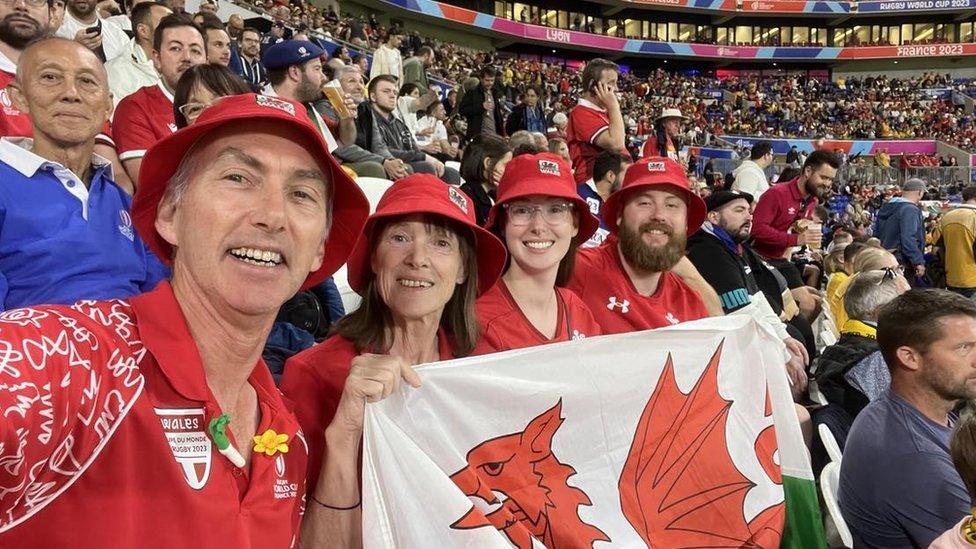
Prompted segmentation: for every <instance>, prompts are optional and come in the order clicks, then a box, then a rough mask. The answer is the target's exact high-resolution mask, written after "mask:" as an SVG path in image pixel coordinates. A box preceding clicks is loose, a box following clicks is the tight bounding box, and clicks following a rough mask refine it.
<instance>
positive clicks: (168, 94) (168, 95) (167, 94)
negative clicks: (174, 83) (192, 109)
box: [156, 78, 176, 103]
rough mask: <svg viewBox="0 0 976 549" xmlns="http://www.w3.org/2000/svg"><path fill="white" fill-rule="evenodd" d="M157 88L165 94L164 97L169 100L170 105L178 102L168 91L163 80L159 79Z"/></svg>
mask: <svg viewBox="0 0 976 549" xmlns="http://www.w3.org/2000/svg"><path fill="white" fill-rule="evenodd" d="M156 87H158V88H159V89H160V91H162V92H163V95H165V96H166V99H169V102H170V103H175V102H176V100H175V99H174V98H173V94H171V93H169V90H167V89H166V84H163V79H162V78H160V79H159V82H156Z"/></svg>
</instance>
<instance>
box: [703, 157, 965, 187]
mask: <svg viewBox="0 0 976 549" xmlns="http://www.w3.org/2000/svg"><path fill="white" fill-rule="evenodd" d="M708 160H709V159H707V158H703V159H701V162H700V164H699V166H700V168H699V169H702V168H703V167H704V164H705V162H707V161H708ZM711 162H712V169H714V170H715V171H716V172H718V173H721V174H722V175H723V176H725V175H728V174H729V173H732V171H734V170H735V168H736V167H738V166H739V164H740V163H741V161H740V160H733V159H729V158H713V159H711ZM787 167H789V165H788V164H785V163H776V164H773V165H772V166H770V167H769V168H767V169H766V177H767V178H769V180H770V181H772V180H773V179H776V176H778V175H779V174H780V173H782V172H783V170H784V169H786V168H787ZM913 177H917V178H919V179H922V180H923V181H925V182H926V183H927V184H928V185H929V186H935V187H945V186H953V185H955V186H960V187H962V186H966V185H973V184H976V167H972V168H971V167H968V166H952V167H911V168H892V167H883V166H871V165H858V164H853V165H852V164H846V165H844V166H841V168H840V169H839V170H838V171H837V177H836V180H837V181H838V182H839V183H841V184H842V185H847V184H849V183H857V184H860V185H868V186H871V187H884V186H889V185H901V184H902V183H904V182H905V181H906V180H908V179H911V178H913Z"/></svg>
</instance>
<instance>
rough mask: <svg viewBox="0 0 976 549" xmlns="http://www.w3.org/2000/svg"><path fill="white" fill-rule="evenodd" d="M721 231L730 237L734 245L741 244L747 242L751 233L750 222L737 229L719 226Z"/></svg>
mask: <svg viewBox="0 0 976 549" xmlns="http://www.w3.org/2000/svg"><path fill="white" fill-rule="evenodd" d="M721 227H722V229H723V230H724V231H725V232H726V233H728V234H729V236H730V237H732V241H733V242H735V243H736V244H742V243H743V242H745V241H746V240H749V236H750V233H751V232H752V222H751V221H746V222H745V223H743V224H742V225H739V226H738V227H728V226H726V225H721Z"/></svg>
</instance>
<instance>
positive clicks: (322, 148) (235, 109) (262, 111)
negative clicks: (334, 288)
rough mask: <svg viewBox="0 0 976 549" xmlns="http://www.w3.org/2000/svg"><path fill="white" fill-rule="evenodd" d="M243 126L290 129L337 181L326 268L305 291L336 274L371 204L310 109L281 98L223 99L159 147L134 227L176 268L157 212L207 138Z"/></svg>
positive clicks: (149, 154) (142, 175)
mask: <svg viewBox="0 0 976 549" xmlns="http://www.w3.org/2000/svg"><path fill="white" fill-rule="evenodd" d="M241 120H248V121H253V120H273V121H276V122H278V123H280V124H281V125H283V126H284V125H287V126H288V127H289V128H290V129H291V130H292V131H293V132H294V133H295V134H296V137H297V136H301V137H304V138H305V139H307V142H308V143H311V144H313V145H315V148H314V149H313V150H311V151H309V152H310V153H311V154H312V156H313V157H314V158H316V159H318V161H319V166H320V167H321V168H322V170H323V171H324V172H325V173H327V174H328V175H329V179H330V181H332V228H331V229H330V231H329V237H328V239H327V240H326V242H325V257H324V258H323V261H322V266H321V267H319V269H318V270H317V271H315V272H312V273H309V275H308V277H307V278H306V279H305V282H304V283H303V284H302V289H305V288H309V287H311V286H314V285H316V284H318V283H319V282H322V281H323V280H325V279H326V278H328V277H329V276H330V275H332V273H334V272H335V271H337V270H338V269H339V267H341V266H342V264H343V263H345V262H346V258H347V257H348V256H349V252H351V251H352V246H353V242H355V241H356V238H357V237H358V236H359V234H360V233H361V232H362V227H363V223H365V221H366V217H367V216H368V215H369V202H367V200H366V197H365V196H364V195H363V193H362V191H360V190H359V186H357V185H356V182H355V181H353V180H352V178H350V177H349V175H348V174H347V173H346V172H345V171H344V170H343V169H342V168H341V167H340V166H339V163H338V162H336V160H335V158H333V157H332V154H331V153H330V152H329V147H328V145H326V144H325V140H323V138H322V134H321V133H320V132H319V130H318V129H317V128H316V127H315V126H314V125H313V124H312V121H311V120H310V119H309V118H308V114H307V113H306V112H305V107H303V106H301V105H299V104H297V103H293V102H291V101H288V100H286V99H282V98H277V97H265V96H263V95H255V94H253V93H248V94H243V95H234V96H228V97H224V98H221V100H220V101H218V102H217V103H215V104H214V105H213V106H211V107H209V108H207V109H206V110H205V111H203V113H202V114H201V115H200V118H198V119H197V121H196V123H194V124H193V125H191V126H187V127H185V128H183V129H181V130H179V131H178V132H176V133H174V134H172V135H169V136H167V137H165V138H163V139H162V140H160V141H158V142H156V144H155V145H153V146H152V147H151V148H150V149H149V150H148V151H146V155H145V156H144V157H143V160H142V167H141V168H140V169H139V188H138V189H137V190H136V196H135V198H134V199H133V202H132V222H133V224H134V225H135V226H136V229H137V230H138V231H139V235H140V236H141V237H142V239H143V240H144V241H145V242H146V244H147V245H148V246H149V249H150V250H152V251H153V253H155V254H156V256H157V257H159V259H160V260H161V261H163V262H164V263H166V264H167V265H169V264H171V262H172V259H171V256H172V246H170V244H169V242H167V241H166V240H165V239H163V237H162V236H160V235H159V233H158V232H156V209H157V207H158V206H159V202H160V200H162V198H163V194H164V192H165V191H166V185H167V183H168V182H169V180H170V178H172V177H173V174H174V173H175V172H176V169H177V168H178V167H179V165H180V163H181V162H182V160H183V157H184V156H186V153H187V151H189V150H190V148H191V147H193V146H194V145H195V144H196V143H197V141H199V140H200V139H201V138H202V137H203V136H205V135H207V134H209V133H210V132H213V131H215V130H217V129H218V128H220V127H221V126H224V125H225V124H229V123H232V122H237V121H241Z"/></svg>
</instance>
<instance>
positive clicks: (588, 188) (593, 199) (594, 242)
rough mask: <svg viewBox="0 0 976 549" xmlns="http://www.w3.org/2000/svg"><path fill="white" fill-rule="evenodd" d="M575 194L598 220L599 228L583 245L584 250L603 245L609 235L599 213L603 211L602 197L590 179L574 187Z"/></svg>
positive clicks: (601, 214)
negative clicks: (584, 202)
mask: <svg viewBox="0 0 976 549" xmlns="http://www.w3.org/2000/svg"><path fill="white" fill-rule="evenodd" d="M576 194H578V195H580V198H582V199H583V200H585V201H586V205H587V206H589V207H590V213H592V214H593V215H595V216H596V218H597V219H599V220H600V227H599V228H597V230H596V232H595V233H593V236H591V237H590V239H589V240H587V241H586V242H584V243H583V247H584V248H595V247H596V246H599V245H600V244H603V241H604V240H606V239H607V235H608V234H610V231H609V229H607V224H606V223H605V222H604V221H603V213H602V212H601V210H602V209H603V197H602V196H600V193H598V192H597V191H596V183H594V182H593V178H592V177H591V178H590V179H587V180H586V181H584V182H582V183H579V184H577V185H576Z"/></svg>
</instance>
